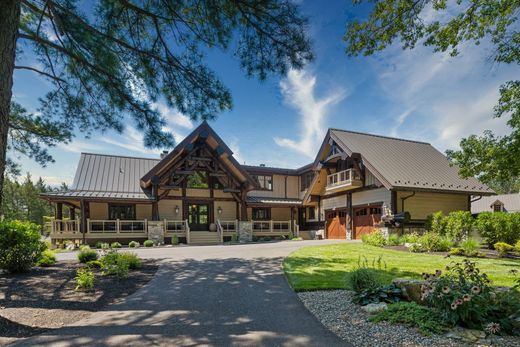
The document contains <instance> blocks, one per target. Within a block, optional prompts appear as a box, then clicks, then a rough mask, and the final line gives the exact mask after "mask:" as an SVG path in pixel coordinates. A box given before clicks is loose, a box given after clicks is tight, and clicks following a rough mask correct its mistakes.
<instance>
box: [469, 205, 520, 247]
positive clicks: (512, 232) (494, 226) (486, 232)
mask: <svg viewBox="0 0 520 347" xmlns="http://www.w3.org/2000/svg"><path fill="white" fill-rule="evenodd" d="M475 228H476V229H477V231H478V232H479V233H480V235H481V236H482V237H483V238H484V241H485V242H486V244H487V245H488V246H489V247H492V246H493V245H494V244H495V243H497V242H505V243H508V244H510V245H514V244H515V243H516V242H517V241H518V240H520V213H506V212H483V213H480V214H479V215H478V217H477V220H476V222H475Z"/></svg>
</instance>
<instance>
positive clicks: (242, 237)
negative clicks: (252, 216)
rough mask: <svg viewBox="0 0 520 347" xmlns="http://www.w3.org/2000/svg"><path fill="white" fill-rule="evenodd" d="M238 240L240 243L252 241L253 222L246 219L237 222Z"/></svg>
mask: <svg viewBox="0 0 520 347" xmlns="http://www.w3.org/2000/svg"><path fill="white" fill-rule="evenodd" d="M238 241H239V242H241V243H244V242H251V241H253V223H252V222H248V221H239V222H238Z"/></svg>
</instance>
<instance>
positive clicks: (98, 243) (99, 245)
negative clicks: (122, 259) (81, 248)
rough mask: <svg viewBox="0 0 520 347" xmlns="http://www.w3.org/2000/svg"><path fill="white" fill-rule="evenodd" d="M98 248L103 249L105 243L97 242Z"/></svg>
mask: <svg viewBox="0 0 520 347" xmlns="http://www.w3.org/2000/svg"><path fill="white" fill-rule="evenodd" d="M96 248H98V249H101V248H103V242H102V241H98V242H96Z"/></svg>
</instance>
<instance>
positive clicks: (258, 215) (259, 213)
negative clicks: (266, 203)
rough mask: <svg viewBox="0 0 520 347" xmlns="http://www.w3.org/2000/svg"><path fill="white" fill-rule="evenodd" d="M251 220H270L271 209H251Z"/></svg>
mask: <svg viewBox="0 0 520 347" xmlns="http://www.w3.org/2000/svg"><path fill="white" fill-rule="evenodd" d="M253 219H254V220H267V219H271V209H270V208H267V207H261V208H255V207H254V208H253Z"/></svg>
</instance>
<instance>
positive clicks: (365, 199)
mask: <svg viewBox="0 0 520 347" xmlns="http://www.w3.org/2000/svg"><path fill="white" fill-rule="evenodd" d="M374 202H383V203H384V204H385V205H386V206H387V207H388V208H390V206H391V204H392V193H391V192H390V191H389V190H388V189H386V188H378V189H370V190H363V191H361V192H357V193H353V194H352V205H353V206H356V205H365V204H371V203H374Z"/></svg>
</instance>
